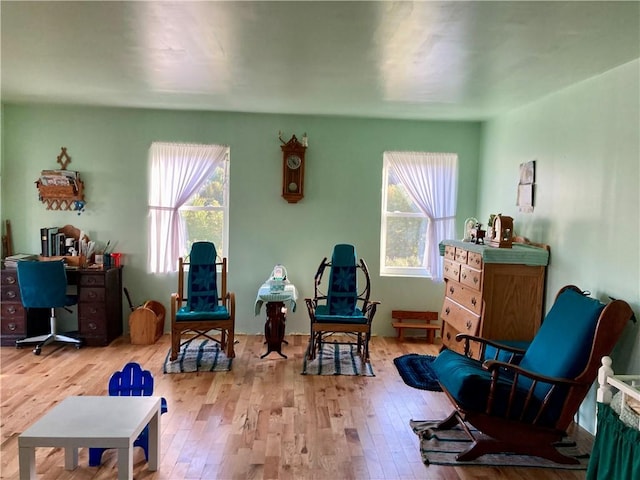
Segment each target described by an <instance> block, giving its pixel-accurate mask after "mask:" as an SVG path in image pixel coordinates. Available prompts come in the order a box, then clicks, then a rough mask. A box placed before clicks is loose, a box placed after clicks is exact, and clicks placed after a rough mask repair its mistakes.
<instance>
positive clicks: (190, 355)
mask: <svg viewBox="0 0 640 480" xmlns="http://www.w3.org/2000/svg"><path fill="white" fill-rule="evenodd" d="M170 355H171V349H169V351H168V352H167V356H166V357H165V359H164V373H189V372H226V371H228V370H231V362H232V360H233V359H232V358H228V357H227V356H226V355H225V354H224V352H223V351H222V350H221V349H220V345H219V344H218V343H216V342H212V341H211V340H207V339H195V340H188V341H187V342H185V343H184V344H183V345H182V346H181V347H180V352H179V353H178V358H176V359H175V360H173V361H171V360H169V356H170Z"/></svg>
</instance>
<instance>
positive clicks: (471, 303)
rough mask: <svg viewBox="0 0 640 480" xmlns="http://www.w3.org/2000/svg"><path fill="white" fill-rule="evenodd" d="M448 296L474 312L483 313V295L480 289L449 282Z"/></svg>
mask: <svg viewBox="0 0 640 480" xmlns="http://www.w3.org/2000/svg"><path fill="white" fill-rule="evenodd" d="M446 296H447V297H448V298H451V299H452V300H455V301H456V303H459V304H460V305H462V306H463V307H465V308H468V309H469V310H471V311H472V312H473V313H476V314H478V315H480V314H482V296H481V294H480V292H479V291H478V290H475V289H471V288H468V287H464V286H462V285H461V284H459V283H456V282H447V287H446Z"/></svg>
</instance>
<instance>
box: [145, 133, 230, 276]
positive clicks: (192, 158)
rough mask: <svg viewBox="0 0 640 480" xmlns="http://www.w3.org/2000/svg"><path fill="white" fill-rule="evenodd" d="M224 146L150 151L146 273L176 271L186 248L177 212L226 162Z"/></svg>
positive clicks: (156, 147) (168, 145)
mask: <svg viewBox="0 0 640 480" xmlns="http://www.w3.org/2000/svg"><path fill="white" fill-rule="evenodd" d="M228 150H229V148H228V147H227V146H226V145H192V144H179V143H157V142H154V143H152V144H151V147H150V148H149V163H150V177H149V241H148V269H149V272H151V273H167V272H173V271H175V270H176V269H177V265H178V257H179V256H181V255H182V254H183V248H184V246H185V244H186V232H185V227H184V222H183V220H182V218H181V216H180V213H179V212H178V209H179V208H180V207H181V206H182V205H184V203H185V202H186V201H187V200H189V198H191V196H193V195H194V194H195V193H197V192H198V191H199V189H200V187H201V186H202V185H203V183H204V182H205V181H206V180H207V179H208V178H209V177H210V176H211V175H212V174H213V172H214V171H215V169H216V167H218V166H219V165H220V164H222V163H224V162H225V161H227V159H228V155H227V153H228Z"/></svg>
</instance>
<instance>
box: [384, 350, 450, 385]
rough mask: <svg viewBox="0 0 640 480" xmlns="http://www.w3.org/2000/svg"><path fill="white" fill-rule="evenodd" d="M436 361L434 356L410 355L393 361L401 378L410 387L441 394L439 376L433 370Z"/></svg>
mask: <svg viewBox="0 0 640 480" xmlns="http://www.w3.org/2000/svg"><path fill="white" fill-rule="evenodd" d="M435 359H436V357H434V356H433V355H419V354H417V353H409V354H407V355H402V356H401V357H397V358H394V359H393V364H394V365H395V366H396V368H397V369H398V373H399V374H400V377H401V378H402V380H403V381H404V383H406V384H407V385H409V386H410V387H413V388H419V389H421V390H430V391H432V392H441V391H442V389H441V388H440V384H439V383H438V376H437V375H436V372H434V371H433V369H432V368H431V364H432V363H433V361H434V360H435Z"/></svg>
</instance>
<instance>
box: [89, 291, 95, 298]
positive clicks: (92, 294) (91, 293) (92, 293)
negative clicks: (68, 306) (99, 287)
mask: <svg viewBox="0 0 640 480" xmlns="http://www.w3.org/2000/svg"><path fill="white" fill-rule="evenodd" d="M88 296H89V298H96V297H97V295H96V292H89V294H88Z"/></svg>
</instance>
